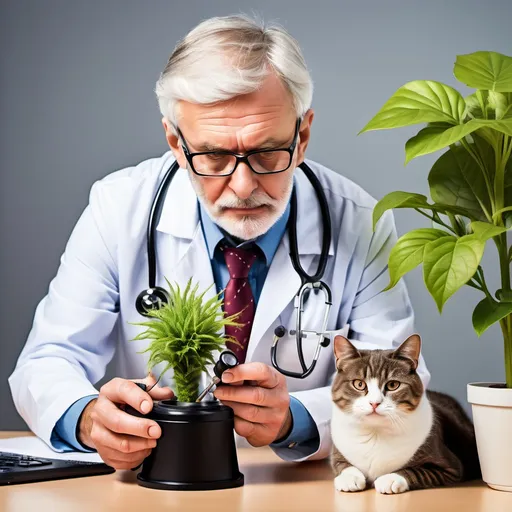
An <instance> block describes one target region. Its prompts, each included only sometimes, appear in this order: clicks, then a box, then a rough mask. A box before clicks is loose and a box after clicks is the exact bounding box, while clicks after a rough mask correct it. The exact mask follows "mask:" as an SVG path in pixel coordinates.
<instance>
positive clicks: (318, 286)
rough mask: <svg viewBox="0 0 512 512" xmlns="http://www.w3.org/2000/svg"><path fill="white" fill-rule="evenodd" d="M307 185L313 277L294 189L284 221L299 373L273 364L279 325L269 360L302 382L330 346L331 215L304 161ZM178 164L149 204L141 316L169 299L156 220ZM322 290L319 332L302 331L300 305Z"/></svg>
mask: <svg viewBox="0 0 512 512" xmlns="http://www.w3.org/2000/svg"><path fill="white" fill-rule="evenodd" d="M299 167H300V168H301V169H302V171H303V172H304V174H305V175H306V177H307V178H308V180H309V181H310V183H311V185H312V186H313V188H314V189H315V193H316V195H317V199H318V202H319V204H320V211H321V215H322V227H323V232H322V250H321V253H320V260H319V262H318V268H317V271H316V273H315V274H314V275H309V274H308V273H307V272H306V271H305V270H304V268H303V267H302V265H301V263H300V259H299V247H298V241H297V195H296V192H295V188H293V190H292V194H291V198H290V217H289V219H288V225H287V227H288V233H289V239H290V258H291V262H292V265H293V268H294V269H295V271H296V272H297V273H298V274H299V276H300V279H301V286H300V288H299V291H298V292H297V295H296V296H295V299H294V308H295V314H296V329H295V330H290V335H291V336H294V335H295V339H296V343H297V354H298V356H299V363H300V366H301V369H302V371H301V372H292V371H288V370H285V369H284V368H281V367H280V365H279V364H278V362H277V346H278V343H279V341H280V340H281V339H282V338H283V336H284V335H285V334H286V329H285V327H284V326H283V325H279V326H278V327H276V329H275V330H274V339H273V343H272V347H271V348H270V357H271V361H272V365H273V366H274V368H275V369H276V370H277V371H279V372H280V373H282V374H283V375H286V376H287V377H294V378H297V379H305V378H306V377H308V376H309V375H310V374H311V373H312V372H313V370H314V369H315V366H316V363H317V361H318V358H319V357H320V349H321V348H322V347H327V346H328V345H329V343H330V334H331V333H330V331H327V330H326V329H327V321H328V318H329V312H330V310H331V305H332V293H331V290H330V288H329V286H328V285H327V284H326V283H324V282H323V281H322V277H323V275H324V272H325V267H326V265H327V259H328V254H329V247H330V245H331V216H330V213H329V205H328V203H327V198H326V197H325V193H324V191H323V189H322V185H321V184H320V181H319V180H318V178H317V177H316V175H315V173H314V172H313V170H312V169H311V168H310V167H309V165H308V164H306V162H303V163H302V164H300V166H299ZM179 168H180V167H179V164H178V162H176V161H175V162H173V164H172V165H171V166H170V167H169V169H168V170H167V172H166V173H165V175H164V178H163V179H162V181H161V182H160V185H159V187H158V190H157V192H156V194H155V197H154V200H153V204H152V205H151V210H150V213H149V221H148V226H147V253H148V271H149V287H148V288H147V289H145V290H143V291H142V292H141V293H139V295H138V296H137V299H136V301H135V307H136V309H137V312H138V313H139V314H141V315H143V316H148V311H149V310H152V309H159V308H160V307H161V306H162V305H163V304H167V303H169V300H170V297H169V293H168V292H167V290H165V289H164V288H162V287H160V286H156V243H155V236H156V225H157V222H158V220H159V218H160V213H161V211H162V206H163V203H164V199H165V196H166V192H167V189H168V188H169V185H170V183H171V181H172V179H173V178H174V176H175V174H176V172H177V171H178V169H179ZM320 290H321V291H322V292H323V294H324V303H325V309H324V315H323V318H322V326H321V330H320V331H308V330H304V329H302V314H303V312H304V305H305V302H306V300H307V297H308V295H309V293H310V292H311V291H315V292H318V291H320ZM309 336H316V337H317V346H316V349H315V353H314V355H313V360H312V362H311V364H310V365H309V367H308V366H307V364H306V361H305V359H304V351H303V346H302V343H303V339H307V338H308V337H309Z"/></svg>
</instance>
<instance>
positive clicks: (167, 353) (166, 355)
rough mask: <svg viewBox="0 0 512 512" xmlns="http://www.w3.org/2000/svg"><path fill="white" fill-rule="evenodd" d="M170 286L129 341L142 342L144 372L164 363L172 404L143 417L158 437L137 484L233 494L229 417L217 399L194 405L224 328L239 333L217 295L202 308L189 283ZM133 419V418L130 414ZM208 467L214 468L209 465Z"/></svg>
mask: <svg viewBox="0 0 512 512" xmlns="http://www.w3.org/2000/svg"><path fill="white" fill-rule="evenodd" d="M166 281H167V284H168V286H169V291H170V293H169V302H168V303H167V304H164V305H162V307H161V308H160V309H154V310H150V311H148V316H149V317H150V318H149V319H148V320H146V321H144V322H139V323H135V324H134V325H139V326H143V327H146V330H145V331H143V332H141V333H139V334H138V335H137V336H136V337H135V338H134V340H149V345H148V347H147V348H146V349H145V350H144V351H143V352H149V360H148V369H149V370H151V369H152V368H153V367H154V366H155V365H157V364H159V363H164V364H165V366H164V368H163V371H162V372H161V374H160V375H163V374H164V373H165V372H167V371H168V370H170V369H172V370H173V380H174V390H175V392H176V399H174V400H164V401H161V402H156V403H155V405H154V407H153V409H152V411H151V412H150V413H149V415H148V417H149V418H151V419H153V420H155V421H157V422H158V424H159V425H160V427H161V429H162V435H161V437H160V439H159V440H158V442H157V446H156V448H155V449H153V451H152V452H151V455H150V456H149V457H148V458H147V459H145V461H144V463H143V466H142V470H141V472H140V474H139V475H138V476H137V478H138V480H139V482H140V484H141V485H143V486H145V487H152V488H157V489H171V490H213V489H227V488H231V487H239V486H241V485H243V482H244V477H243V475H242V474H241V473H240V471H239V469H238V460H237V455H236V448H235V442H234V415H233V410H232V409H231V408H229V407H226V406H225V405H222V404H221V403H220V402H218V401H217V400H216V399H213V400H210V401H201V402H196V401H195V400H196V398H197V397H198V394H199V383H200V378H201V374H202V373H203V372H206V371H207V367H208V365H210V364H214V363H215V360H214V357H215V353H216V352H220V351H221V350H223V348H224V346H225V343H226V341H228V340H230V341H233V342H234V343H237V342H236V340H234V339H232V338H227V337H225V336H224V335H223V334H222V330H223V328H224V327H225V326H227V325H234V326H240V325H241V324H239V323H237V322H236V317H237V315H232V316H225V315H224V313H223V311H222V300H221V299H220V298H219V294H217V295H215V296H214V297H212V298H211V299H209V300H205V295H206V293H207V291H208V290H205V291H203V292H201V293H199V292H198V285H197V284H196V285H195V286H192V279H190V280H189V281H188V282H187V285H186V286H185V288H184V289H183V290H181V289H180V287H179V286H178V285H176V286H173V285H171V283H170V282H169V281H168V280H167V279H166ZM134 412H135V411H132V413H134ZM212 460H214V461H215V464H211V461H212Z"/></svg>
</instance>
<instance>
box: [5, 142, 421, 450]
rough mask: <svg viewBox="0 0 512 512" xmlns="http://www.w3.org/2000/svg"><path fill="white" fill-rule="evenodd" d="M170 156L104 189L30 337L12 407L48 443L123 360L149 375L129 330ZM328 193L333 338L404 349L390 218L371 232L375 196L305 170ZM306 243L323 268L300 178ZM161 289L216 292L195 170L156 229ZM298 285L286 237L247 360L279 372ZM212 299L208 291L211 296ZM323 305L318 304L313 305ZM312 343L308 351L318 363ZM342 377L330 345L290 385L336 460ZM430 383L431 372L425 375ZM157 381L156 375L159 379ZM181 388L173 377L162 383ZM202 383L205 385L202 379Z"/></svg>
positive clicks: (314, 217) (174, 186)
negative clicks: (337, 381) (391, 270)
mask: <svg viewBox="0 0 512 512" xmlns="http://www.w3.org/2000/svg"><path fill="white" fill-rule="evenodd" d="M173 160H174V159H173V156H172V153H171V152H167V153H165V154H164V155H163V156H162V157H160V158H155V159H150V160H146V161H144V162H142V163H140V164H139V165H137V166H135V167H130V168H127V169H123V170H120V171H117V172H114V173H112V174H110V175H108V176H106V177H105V178H104V179H102V180H100V181H98V182H96V183H95V184H94V185H93V187H92V189H91V193H90V201H89V205H88V206H87V208H86V209H85V211H84V212H83V214H82V216H81V218H80V219H79V221H78V223H77V224H76V226H75V228H74V230H73V233H72V235H71V237H70V239H69V242H68V244H67V246H66V249H65V252H64V254H63V255H62V258H61V264H60V267H59V270H58V273H57V275H56V277H55V278H54V279H53V280H52V281H51V283H50V286H49V291H48V294H47V296H46V297H44V299H43V300H42V301H41V302H40V303H39V305H38V307H37V309H36V313H35V318H34V324H33V327H32V330H31V332H30V334H29V337H28V340H27V343H26V345H25V348H24V349H23V352H22V353H21V355H20V358H19V361H18V364H17V366H16V369H15V371H14V372H13V374H12V375H11V377H10V379H9V383H10V386H11V390H12V395H13V399H14V403H15V405H16V408H17V410H18V412H19V413H20V414H21V416H22V417H23V418H24V419H25V421H26V422H27V424H28V426H29V427H30V429H31V430H32V431H33V432H35V433H36V434H37V435H38V436H39V437H41V438H42V439H43V440H44V441H46V442H47V443H49V444H50V435H51V433H52V430H53V428H54V426H55V424H56V422H57V420H58V419H59V418H60V417H61V415H62V414H63V413H64V412H65V411H66V409H67V408H68V407H69V406H70V405H71V404H73V403H74V402H75V401H76V400H78V399H79V398H81V397H83V396H86V395H90V394H93V393H96V392H97V390H96V388H95V387H94V383H95V382H97V381H98V380H99V379H101V377H102V376H103V375H104V372H105V367H106V365H107V364H108V362H109V361H110V360H111V359H112V357H113V356H114V353H115V355H116V359H117V367H116V369H117V371H116V374H117V375H119V376H120V377H124V378H141V377H143V376H144V375H145V374H146V372H147V368H146V363H147V359H148V357H147V355H146V354H144V355H141V354H140V351H141V350H143V349H144V348H145V347H146V346H147V342H144V341H137V342H134V341H131V340H132V339H133V338H134V337H135V336H136V334H137V333H139V332H141V330H142V329H143V328H142V327H139V326H134V325H132V324H131V323H133V322H140V321H143V320H144V319H143V318H142V317H141V316H139V315H138V313H137V312H136V310H135V298H136V297H137V295H138V294H139V292H140V291H141V290H143V289H144V288H146V287H147V279H148V264H147V253H146V226H147V222H148V215H149V209H150V206H151V204H152V200H153V197H154V195H155V192H156V189H157V187H158V184H159V183H160V181H161V179H162V177H163V174H164V173H165V171H166V170H167V169H168V168H169V166H170V165H171V164H172V162H173ZM308 163H309V165H310V166H311V167H312V168H313V170H315V171H316V173H317V175H318V177H319V179H320V181H321V183H322V185H323V187H324V190H325V193H326V195H327V200H328V202H329V207H330V213H331V220H332V227H333V229H332V231H333V237H332V243H331V246H330V249H329V261H328V265H327V268H326V272H325V275H324V281H325V282H326V283H327V284H328V285H329V286H330V287H331V289H332V293H333V305H332V309H331V314H330V317H329V321H328V329H329V330H335V329H345V330H346V329H347V328H348V324H350V338H351V339H352V340H353V341H354V343H355V344H356V345H357V346H358V347H360V348H391V347H392V346H397V345H398V344H399V343H400V342H402V341H403V340H404V339H405V338H406V337H407V336H408V335H409V334H411V333H412V332H413V330H414V328H413V312H412V309H411V306H410V303H409V298H408V296H407V292H406V289H405V286H404V284H403V283H400V284H398V285H397V286H396V287H395V288H394V289H392V290H390V291H387V292H385V293H382V292H381V290H382V289H383V288H384V287H385V286H386V285H387V283H388V274H387V260H388V255H389V251H390V249H391V247H392V245H393V244H394V242H395V240H396V233H395V227H394V222H393V217H392V215H391V213H388V214H386V215H385V216H384V217H383V218H382V220H381V221H380V222H379V224H378V227H377V230H376V232H375V233H374V232H373V231H372V208H373V206H374V204H375V201H374V199H373V198H371V197H370V196H369V195H368V194H367V193H365V192H364V191H363V190H362V189H361V188H360V187H358V186H357V185H355V184H354V183H352V182H351V181H350V180H348V179H346V178H344V177H342V176H340V175H339V174H336V173H334V172H332V171H330V170H328V169H326V168H325V167H322V166H321V165H319V164H316V163H314V162H310V161H308ZM296 186H297V199H298V221H297V222H298V228H297V232H298V238H299V253H300V260H301V262H302V266H303V267H304V268H305V269H306V270H307V271H308V272H309V273H313V272H314V271H316V268H317V263H318V259H319V254H320V250H321V241H322V229H321V226H322V220H321V216H320V210H319V207H318V201H317V198H316V195H315V193H314V190H313V189H312V187H311V185H310V184H309V182H308V180H307V178H306V177H305V175H304V174H303V172H302V171H300V170H299V169H297V170H296ZM156 238H157V240H156V243H157V284H159V285H163V286H166V283H165V280H164V276H165V277H167V278H168V279H169V280H170V281H171V282H176V283H178V284H179V285H180V286H184V285H185V284H186V282H187V281H188V279H189V278H190V277H192V278H193V279H194V281H195V282H198V283H199V286H200V288H201V289H204V288H207V287H209V286H210V285H211V284H212V283H213V275H212V269H211V264H210V260H209V256H208V253H207V250H206V245H205V241H204V237H203V234H202V230H201V225H200V223H199V217H198V206H197V198H196V195H195V192H194V190H193V188H192V186H191V184H190V181H189V177H188V174H187V171H186V170H183V169H180V170H179V171H178V173H177V175H176V176H175V177H174V179H173V181H172V183H171V185H170V188H169V190H168V192H167V196H166V198H165V202H164V206H163V209H162V213H161V217H160V220H159V222H158V227H157V237H156ZM299 286H300V279H299V276H298V275H297V274H296V272H295V271H294V269H293V267H292V264H291V260H290V257H289V240H288V235H287V234H286V235H285V236H284V237H283V239H282V241H281V242H280V244H279V247H278V249H277V252H276V254H275V256H274V259H273V261H272V264H271V266H270V269H269V272H268V275H267V278H266V281H265V284H264V287H263V290H262V292H261V296H260V299H259V303H258V307H257V310H256V315H255V319H254V324H253V328H252V333H251V337H250V341H249V346H248V353H247V361H262V362H264V363H267V364H269V365H270V364H271V363H270V346H271V344H272V337H273V332H274V329H275V327H276V326H278V325H280V324H282V325H284V326H285V327H286V328H287V330H289V329H293V328H294V327H295V314H294V310H293V299H294V296H295V294H296V292H297V290H298V288H299ZM214 293H215V287H211V289H210V293H209V295H208V296H212V295H213V294H214ZM321 299H322V294H318V296H314V295H312V296H311V297H310V299H309V301H308V303H307V305H306V310H305V312H304V328H306V329H312V328H319V327H320V323H321V316H322V314H323V307H322V300H321ZM315 305H316V307H315ZM294 340H295V338H293V337H289V336H285V337H284V338H283V339H282V341H281V342H280V345H279V348H280V352H279V356H280V357H279V361H280V362H281V364H282V366H285V365H286V367H287V368H290V369H292V370H295V371H297V370H299V368H300V367H299V363H298V360H297V353H296V347H295V341H294ZM314 348H315V343H313V342H310V343H307V344H306V343H305V349H304V350H305V355H306V360H307V361H309V360H311V357H312V354H313V352H314ZM334 370H335V366H334V357H333V353H332V344H331V346H330V347H329V348H323V349H322V351H321V356H320V359H319V361H318V364H317V366H316V369H315V371H314V372H313V373H312V374H311V375H310V376H309V377H308V378H306V379H304V380H299V379H293V378H287V384H288V389H289V391H290V394H291V395H293V396H295V397H296V398H297V399H298V400H300V401H301V402H302V403H303V404H304V405H305V407H306V408H307V410H308V411H309V413H310V414H311V416H312V417H313V419H314V421H315V422H316V425H317V428H318V432H319V435H320V446H319V449H318V451H317V452H316V453H314V454H313V455H312V456H311V457H309V458H317V459H318V458H323V457H326V456H327V455H328V454H329V452H330V447H331V441H330V432H329V425H330V418H331V398H330V383H331V379H332V376H333V373H334ZM419 372H420V375H421V377H422V379H423V382H424V383H425V385H426V384H427V383H428V380H429V374H428V371H427V369H426V367H425V365H424V362H423V360H422V361H421V362H420V367H419ZM156 374H158V368H157V371H156ZM163 381H164V383H166V384H170V385H172V374H169V375H168V376H167V377H165V378H164V379H163ZM203 382H205V380H203ZM277 452H278V455H280V456H281V457H282V458H284V459H287V460H302V459H300V458H297V457H298V456H297V455H296V454H295V455H294V454H293V453H294V452H293V450H288V449H286V448H285V449H279V450H277Z"/></svg>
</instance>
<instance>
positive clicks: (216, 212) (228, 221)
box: [189, 171, 293, 240]
mask: <svg viewBox="0 0 512 512" xmlns="http://www.w3.org/2000/svg"><path fill="white" fill-rule="evenodd" d="M189 175H190V181H191V183H192V186H193V188H194V190H195V192H196V194H197V197H198V199H199V201H200V202H201V204H202V205H203V207H204V208H205V210H206V211H207V213H208V215H209V216H210V218H211V219H212V220H213V222H215V224H217V225H218V226H219V227H221V228H222V229H223V230H224V231H226V232H227V233H229V234H230V235H232V236H234V237H236V238H239V239H241V240H252V239H254V238H257V237H259V236H261V235H263V234H265V233H266V232H267V231H268V230H269V229H270V228H271V227H272V226H273V225H274V224H275V223H276V222H277V221H278V220H279V219H280V218H281V216H282V215H283V213H284V212H285V210H286V206H287V205H288V201H289V199H290V195H291V193H292V189H293V174H291V175H290V179H289V181H288V182H287V183H286V187H285V188H284V190H283V191H282V193H281V199H273V198H271V197H270V196H269V195H268V194H266V193H265V192H256V193H255V194H254V195H252V196H251V197H249V198H248V199H239V198H238V197H236V196H235V195H234V194H232V195H231V196H230V197H222V196H221V197H220V198H219V199H218V200H217V202H216V203H213V204H212V203H211V202H210V201H208V199H206V196H205V194H204V190H203V187H202V185H201V183H200V181H199V180H198V179H197V178H196V177H195V175H194V174H193V173H192V172H190V171H189ZM261 205H265V206H266V209H265V211H263V212H262V213H260V214H258V215H247V216H243V217H238V218H236V219H235V218H233V217H230V216H229V215H228V214H226V211H225V208H256V207H258V206H261Z"/></svg>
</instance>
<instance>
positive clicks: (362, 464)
mask: <svg viewBox="0 0 512 512" xmlns="http://www.w3.org/2000/svg"><path fill="white" fill-rule="evenodd" d="M431 427H432V409H431V407H430V404H429V403H428V400H426V399H425V398H424V399H423V400H422V404H421V405H420V406H419V407H418V408H417V409H416V411H415V412H414V413H412V414H411V415H410V417H408V418H407V419H406V420H405V422H404V424H403V425H402V428H401V429H400V431H398V430H397V431H391V432H390V431H387V430H386V431H379V430H377V429H375V430H369V429H365V428H362V427H360V426H358V425H357V424H354V422H353V420H352V418H351V417H350V416H349V415H348V414H346V413H344V412H343V411H341V410H340V409H339V408H338V407H337V406H336V405H335V404H333V412H332V420H331V436H332V440H333V443H334V445H335V446H336V448H337V449H338V451H339V452H340V453H341V454H342V455H343V456H344V457H345V459H347V461H348V462H350V464H352V465H353V466H355V467H356V468H358V469H359V470H360V471H361V472H362V473H363V474H364V475H365V476H366V477H367V478H368V479H369V480H370V481H371V482H373V481H374V480H375V479H376V478H377V477H379V476H381V475H385V474H387V473H392V472H394V471H398V470H399V469H401V468H403V467H405V466H406V465H407V462H408V461H409V460H410V459H411V458H412V457H413V456H414V454H415V453H416V451H417V450H418V448H420V446H421V445H422V444H423V443H424V442H425V440H426V438H427V436H428V434H429V432H430V429H431Z"/></svg>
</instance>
